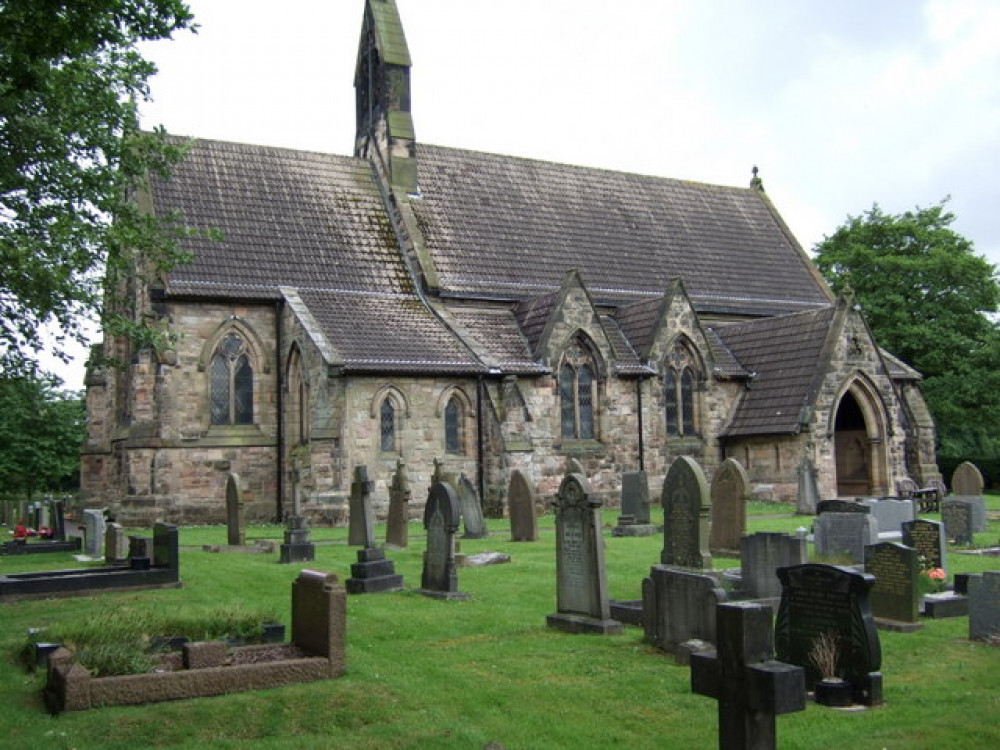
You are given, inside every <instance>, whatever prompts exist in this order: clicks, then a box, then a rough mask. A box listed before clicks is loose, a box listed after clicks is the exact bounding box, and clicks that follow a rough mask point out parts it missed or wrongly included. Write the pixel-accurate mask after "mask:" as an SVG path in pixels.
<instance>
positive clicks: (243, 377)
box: [211, 331, 253, 425]
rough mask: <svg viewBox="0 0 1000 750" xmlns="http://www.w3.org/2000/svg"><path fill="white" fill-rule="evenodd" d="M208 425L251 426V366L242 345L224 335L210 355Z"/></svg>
mask: <svg viewBox="0 0 1000 750" xmlns="http://www.w3.org/2000/svg"><path fill="white" fill-rule="evenodd" d="M211 392H212V424H213V425H246V424H253V365H252V364H251V363H250V356H249V353H248V351H247V347H246V342H244V341H243V338H242V337H241V336H240V335H239V334H238V333H236V332H235V331H233V332H231V333H228V334H226V335H225V336H224V337H223V339H222V341H220V342H219V345H218V347H217V348H216V350H215V354H213V355H212V366H211Z"/></svg>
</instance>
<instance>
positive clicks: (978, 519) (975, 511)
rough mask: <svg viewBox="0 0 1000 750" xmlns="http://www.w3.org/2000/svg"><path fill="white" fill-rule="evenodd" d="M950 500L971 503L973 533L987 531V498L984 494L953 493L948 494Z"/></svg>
mask: <svg viewBox="0 0 1000 750" xmlns="http://www.w3.org/2000/svg"><path fill="white" fill-rule="evenodd" d="M948 500H960V501H961V502H964V503H968V504H969V513H970V518H971V519H972V520H971V523H972V533H973V534H981V533H982V532H984V531H986V529H987V525H986V499H985V498H984V497H983V496H982V495H957V494H952V495H949V496H948Z"/></svg>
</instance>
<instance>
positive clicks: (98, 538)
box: [83, 508, 105, 557]
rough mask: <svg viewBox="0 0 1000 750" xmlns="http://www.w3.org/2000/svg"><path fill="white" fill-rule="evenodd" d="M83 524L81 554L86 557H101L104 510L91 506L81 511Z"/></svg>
mask: <svg viewBox="0 0 1000 750" xmlns="http://www.w3.org/2000/svg"><path fill="white" fill-rule="evenodd" d="M83 525H84V542H83V554H85V555H86V556H87V557H101V556H102V555H103V554H104V530H105V521H104V511H103V510H99V509H93V508H89V509H87V510H85V511H83Z"/></svg>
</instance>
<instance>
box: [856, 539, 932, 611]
mask: <svg viewBox="0 0 1000 750" xmlns="http://www.w3.org/2000/svg"><path fill="white" fill-rule="evenodd" d="M919 559H920V553H919V552H917V550H915V549H914V548H913V547H904V546H903V545H901V544H896V543H895V542H882V543H879V544H873V545H871V546H870V547H867V548H866V549H865V572H866V573H870V574H871V575H873V576H875V585H874V586H872V588H871V591H870V592H869V597H868V598H869V602H870V603H871V608H872V615H873V616H874V617H876V618H878V619H884V620H891V621H894V622H897V623H912V624H916V623H917V617H918V613H919V609H920V589H919V587H918V585H917V577H918V576H919V575H920V563H919Z"/></svg>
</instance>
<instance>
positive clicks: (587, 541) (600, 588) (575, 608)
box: [546, 474, 623, 635]
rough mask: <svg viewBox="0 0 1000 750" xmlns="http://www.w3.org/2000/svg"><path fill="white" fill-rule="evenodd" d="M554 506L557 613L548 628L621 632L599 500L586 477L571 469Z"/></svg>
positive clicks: (604, 632)
mask: <svg viewBox="0 0 1000 750" xmlns="http://www.w3.org/2000/svg"><path fill="white" fill-rule="evenodd" d="M554 506H555V511H556V609H557V611H556V613H555V614H551V615H549V616H548V617H547V618H546V623H547V624H548V626H549V627H550V628H557V629H559V630H564V631H566V632H570V633H598V634H601V635H618V634H620V633H621V632H622V631H623V627H622V624H621V623H620V622H618V621H617V620H612V619H611V609H610V603H609V601H608V584H607V573H606V572H605V569H604V539H603V537H602V536H601V517H600V508H601V501H600V499H599V498H596V497H594V496H593V495H591V494H590V486H589V485H588V483H587V478H586V477H584V476H583V475H582V474H569V475H567V476H566V477H564V478H563V480H562V484H561V485H560V486H559V494H558V495H557V496H556V500H555V503H554Z"/></svg>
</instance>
